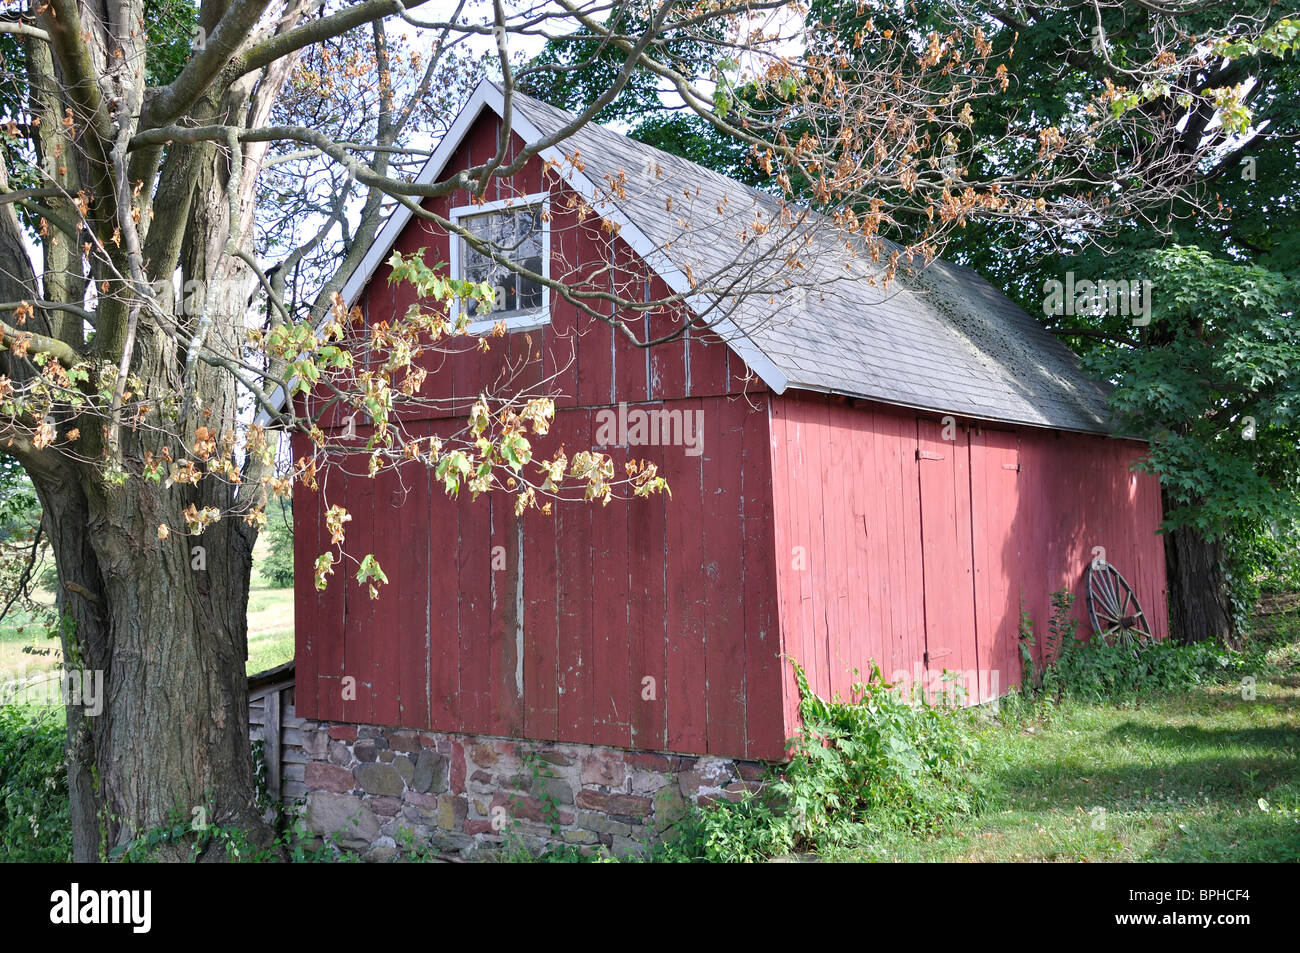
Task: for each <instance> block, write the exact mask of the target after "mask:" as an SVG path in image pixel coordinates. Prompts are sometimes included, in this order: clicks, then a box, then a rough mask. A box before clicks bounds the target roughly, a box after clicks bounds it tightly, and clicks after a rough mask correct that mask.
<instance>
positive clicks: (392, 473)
mask: <svg viewBox="0 0 1300 953" xmlns="http://www.w3.org/2000/svg"><path fill="white" fill-rule="evenodd" d="M371 482H372V484H373V488H374V494H375V499H374V515H373V517H372V520H373V521H372V526H371V530H372V536H371V549H370V551H371V552H372V553H373V554H374V557H375V559H376V560H377V561H378V563H379V566H380V568H381V569H382V570H383V571H384V574H385V575H386V576H388V579H389V582H388V585H387V586H385V585H379V586H378V587H377V588H379V589H380V590H381V598H379V599H373V600H371V605H370V610H371V618H372V619H373V629H372V631H373V632H374V633H375V635H374V636H373V637H372V638H371V639H370V640H369V641H370V675H369V677H368V678H367V681H368V682H369V683H370V685H371V691H370V697H371V719H373V720H374V721H376V722H378V723H379V724H383V725H393V724H397V725H404V724H409V722H406V721H405V720H403V718H402V698H401V679H402V662H403V658H402V651H401V649H402V639H401V632H402V613H401V609H402V601H403V600H402V598H401V597H398V596H397V593H396V592H394V591H393V590H392V589H391V588H390V587H391V586H392V584H393V580H394V579H401V578H402V575H405V573H407V572H409V569H408V568H407V566H406V565H405V564H404V563H403V551H402V546H401V525H402V522H403V520H402V510H403V507H404V506H405V504H406V492H405V488H404V486H403V480H402V475H401V474H399V473H398V471H397V469H396V468H393V467H388V468H385V469H383V470H381V471H380V472H379V473H378V474H376V476H375V479H374V480H373V481H371ZM411 595H414V594H413V593H409V592H403V593H402V594H401V596H406V597H409V596H411ZM384 597H387V598H384Z"/></svg>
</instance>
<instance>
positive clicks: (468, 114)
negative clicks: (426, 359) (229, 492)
mask: <svg viewBox="0 0 1300 953" xmlns="http://www.w3.org/2000/svg"><path fill="white" fill-rule="evenodd" d="M485 108H488V109H491V110H492V111H493V112H494V113H496V114H497V116H502V115H504V113H505V93H504V92H502V90H501V89H500V88H499V87H498V86H497V85H496V84H495V83H493V82H492V81H490V80H486V79H485V80H483V81H482V82H480V83H479V85H478V88H477V89H475V90H474V93H473V95H472V96H470V98H469V102H467V103H466V104H465V107H464V108H463V109H462V110H461V111H460V113H459V114H458V115H457V116H456V121H455V122H453V123H452V125H451V128H450V129H448V130H447V134H446V135H444V136H443V137H442V140H441V141H440V142H439V143H438V147H437V148H436V149H434V151H433V155H431V156H430V157H429V159H428V161H426V162H425V164H424V166H423V168H421V169H420V173H419V175H417V176H416V178H415V182H416V184H418V185H429V184H431V183H433V182H434V181H435V180H436V179H437V178H438V176H440V175H441V174H442V171H443V169H444V168H446V166H447V163H448V162H449V161H450V159H451V157H452V155H453V154H455V152H456V150H457V149H458V148H459V147H460V144H461V142H462V141H463V140H464V138H465V136H466V134H467V133H468V132H469V130H470V127H471V126H472V125H473V124H474V123H475V122H476V121H477V120H478V117H479V115H480V114H481V113H482V112H483V110H484V109H485ZM511 116H512V123H511V130H512V131H514V132H517V133H519V135H520V136H521V137H522V138H523V139H524V141H525V142H535V141H536V140H538V139H541V138H542V131H541V130H540V129H538V128H537V127H536V126H534V125H533V124H532V123H531V122H529V121H528V119H527V118H526V117H525V116H524V115H523V114H522V113H521V112H520V111H519V109H518V108H516V109H513V110H511ZM538 158H539V159H541V160H542V162H551V163H553V164H554V166H555V167H556V168H557V169H559V170H560V174H561V175H562V176H563V177H564V179H565V181H567V182H568V183H569V185H571V186H572V187H573V189H574V190H575V191H577V192H578V194H579V195H581V196H582V197H583V198H585V199H586V200H587V201H588V202H590V203H591V204H592V207H593V208H595V209H596V211H597V212H599V213H600V214H601V215H602V216H603V217H605V218H607V219H609V220H610V221H611V222H614V223H615V224H616V225H618V227H619V232H618V235H619V237H620V238H622V239H623V240H624V241H625V242H627V244H628V247H629V248H631V249H632V251H634V252H636V254H637V255H638V256H639V257H640V258H641V259H642V260H644V261H645V262H646V263H647V264H648V265H649V266H650V267H651V268H653V269H654V271H655V274H657V275H658V276H659V277H660V278H662V279H663V281H664V283H665V284H666V285H668V287H669V288H670V289H672V290H673V291H674V292H676V293H677V294H680V295H683V296H684V297H685V298H686V303H687V304H688V305H690V306H691V307H692V308H693V309H694V310H695V311H696V313H697V314H701V313H704V312H705V311H707V310H708V309H709V308H710V307H712V305H713V302H712V301H710V300H709V299H708V298H707V297H706V296H704V295H697V294H694V293H692V292H691V284H690V281H689V280H687V278H686V275H685V274H684V273H683V272H682V271H681V270H680V269H679V268H678V267H677V266H676V265H674V264H673V262H672V260H671V259H670V258H669V257H668V256H667V255H666V254H664V252H663V250H662V249H661V248H659V247H658V245H656V244H655V243H654V242H653V241H652V240H651V239H650V238H649V237H648V236H647V235H646V234H645V232H643V231H641V229H639V228H638V227H637V226H636V224H635V223H634V222H633V221H632V220H631V219H630V218H628V217H627V215H626V214H624V212H623V210H622V209H621V208H619V207H618V205H617V204H616V203H614V202H612V201H610V200H609V199H607V198H602V197H601V193H600V190H599V189H597V188H596V185H595V183H593V182H592V181H591V179H589V178H587V176H586V175H584V174H583V173H582V172H579V171H578V170H576V169H574V168H573V167H572V165H571V164H570V163H569V162H568V161H567V158H566V156H565V154H564V151H563V150H562V149H561V148H560V147H559V146H551V147H550V148H549V149H544V150H542V151H541V152H540V153H538ZM413 214H414V213H413V212H412V211H411V210H410V209H409V208H407V207H406V206H405V205H399V206H398V207H397V208H396V209H395V210H394V211H393V214H392V215H390V216H389V218H388V221H387V222H385V223H384V225H383V227H382V228H380V230H379V232H378V233H377V234H376V235H375V240H374V243H373V244H371V246H370V249H369V251H367V252H366V255H365V257H364V258H362V259H361V262H360V263H359V264H358V265H357V267H356V268H355V269H353V271H352V274H350V275H349V276H348V280H347V281H346V282H344V284H343V290H342V291H341V292H340V296H341V297H342V298H343V301H344V304H345V305H346V306H347V307H348V308H351V307H352V306H353V304H355V303H356V299H357V298H358V297H359V296H360V294H361V291H362V290H363V289H364V288H365V286H366V285H367V284H368V283H369V281H370V279H371V278H372V277H373V276H374V273H375V272H376V271H377V270H378V268H379V266H380V265H381V264H382V263H383V262H384V261H386V260H387V258H388V253H389V252H390V251H391V250H392V248H393V246H394V245H395V244H397V237H398V236H399V235H401V233H402V229H404V228H405V227H406V225H407V223H408V222H409V221H410V220H411V218H412V215H413ZM322 323H323V322H322ZM709 327H710V329H711V330H712V331H713V332H714V333H716V334H717V335H718V336H719V337H721V338H722V339H723V341H725V342H726V344H727V346H728V347H730V348H731V349H732V350H733V351H735V352H736V354H738V355H739V356H740V358H741V359H742V360H743V361H744V362H745V363H746V364H748V365H749V367H750V368H751V369H752V370H753V371H754V373H756V374H757V375H758V376H759V379H760V380H762V381H763V383H764V384H766V385H767V386H768V387H770V388H771V389H772V390H773V391H774V392H776V393H777V394H781V393H784V392H785V389H786V388H787V387H788V386H789V383H790V382H789V381H788V380H787V379H786V376H785V375H784V374H783V373H781V370H780V369H779V368H778V367H777V366H776V365H775V364H774V363H772V360H771V359H770V358H769V357H768V356H767V355H766V354H764V353H763V351H762V350H760V349H759V347H758V346H757V345H756V344H754V342H753V341H752V340H751V339H750V338H749V336H748V335H746V334H745V333H744V332H743V331H742V330H741V329H740V328H739V327H738V326H737V325H736V324H735V322H733V321H732V320H731V319H730V318H721V319H718V320H716V321H713V322H710V324H709ZM283 391H284V388H282V387H277V388H276V389H275V393H274V394H273V395H272V397H271V403H272V404H273V405H274V406H276V407H283V406H284V401H285V395H284V393H283ZM268 420H269V415H268V414H267V413H266V412H265V411H263V412H261V413H259V414H258V416H257V422H258V423H259V424H263V425H265V424H266V422H267V421H268Z"/></svg>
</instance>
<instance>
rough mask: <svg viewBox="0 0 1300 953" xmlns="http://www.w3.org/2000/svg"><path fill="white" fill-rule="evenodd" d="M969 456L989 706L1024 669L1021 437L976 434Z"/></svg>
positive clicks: (980, 652)
mask: <svg viewBox="0 0 1300 953" xmlns="http://www.w3.org/2000/svg"><path fill="white" fill-rule="evenodd" d="M970 451H971V526H972V530H973V532H972V536H973V539H974V546H975V563H974V568H975V595H976V600H975V609H976V622H975V625H976V640H977V643H976V652H977V668H978V670H979V672H980V675H979V684H978V685H977V686H976V687H977V690H978V692H979V696H978V698H977V699H976V700H978V701H980V702H987V701H990V700H991V699H992V698H993V697H995V696H996V695H998V694H1000V692H1001V691H1002V690H1005V689H1006V688H1009V687H1010V686H1011V685H1012V684H1014V682H1015V679H1016V673H1017V671H1018V669H1019V667H1020V653H1019V648H1018V645H1019V622H1020V590H1021V582H1020V574H1021V571H1022V567H1021V546H1022V535H1021V530H1020V527H1019V526H1018V524H1017V519H1018V511H1019V506H1018V503H1019V500H1020V492H1021V476H1020V472H1019V471H1020V448H1019V438H1018V436H1017V435H1016V434H1015V433H1013V432H1009V431H1003V430H982V431H980V432H979V433H976V434H972V436H971V446H970ZM974 697H975V696H972V698H974Z"/></svg>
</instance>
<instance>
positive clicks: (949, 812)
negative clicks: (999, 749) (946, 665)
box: [654, 664, 979, 862]
mask: <svg viewBox="0 0 1300 953" xmlns="http://www.w3.org/2000/svg"><path fill="white" fill-rule="evenodd" d="M794 670H795V679H796V681H797V683H798V686H799V694H800V703H799V710H800V714H801V715H802V717H803V732H802V734H800V735H799V736H798V737H797V738H795V739H793V740H792V741H791V742H790V755H791V758H790V763H789V764H788V765H787V766H785V768H784V770H782V771H781V772H780V773H779V774H778V775H774V776H773V777H772V778H771V779H770V780H769V781H767V782H766V783H765V784H764V786H763V789H762V791H760V792H759V793H758V794H756V795H749V796H747V797H745V798H743V799H742V800H740V801H736V802H723V803H720V804H718V805H716V806H714V807H710V808H705V809H698V808H697V809H694V810H692V811H690V812H688V814H687V816H686V817H685V818H684V819H683V820H682V821H681V822H679V825H678V832H677V836H676V837H674V838H673V839H672V840H670V841H669V842H667V843H665V844H664V845H662V846H660V847H659V848H658V849H657V850H656V852H655V854H654V857H655V859H657V860H670V861H711V862H716V861H754V860H762V859H765V858H768V857H772V856H776V855H779V854H787V853H790V852H792V851H816V852H822V853H826V852H833V851H834V850H836V849H837V848H839V847H842V846H845V847H847V846H853V845H856V844H860V843H862V842H863V841H866V840H869V839H871V838H872V837H874V836H875V835H878V834H880V833H883V832H885V831H893V830H907V831H917V832H920V831H929V830H935V829H938V828H941V827H943V826H945V825H947V824H948V823H949V822H950V821H951V820H952V819H953V818H955V817H958V816H963V815H968V814H970V813H972V812H973V811H975V810H976V808H977V804H978V800H979V798H978V792H977V791H976V790H975V788H974V785H973V783H972V781H971V775H972V771H971V768H972V766H973V764H974V761H975V756H976V753H977V750H978V743H977V741H976V739H975V732H974V716H973V714H972V713H971V712H969V711H967V710H965V709H959V708H948V707H935V706H931V705H928V704H926V703H925V702H924V701H923V700H920V699H917V700H916V701H915V703H909V702H908V701H907V700H905V699H904V698H902V697H901V696H900V694H899V693H898V691H897V690H896V689H895V688H894V687H893V686H891V685H889V684H887V683H886V682H885V681H884V679H883V677H882V676H881V674H880V669H879V667H877V666H874V665H873V666H872V671H871V674H870V676H869V677H868V679H867V680H866V681H865V682H859V683H855V684H854V685H853V687H852V690H851V697H850V700H849V701H847V702H844V701H840V700H838V699H837V700H835V701H831V702H827V701H824V700H823V699H821V698H819V697H818V696H817V694H816V693H815V692H813V691H812V689H811V688H810V687H809V685H808V680H807V678H806V676H805V675H804V672H803V669H802V668H801V667H800V666H798V665H797V664H796V665H795V667H794Z"/></svg>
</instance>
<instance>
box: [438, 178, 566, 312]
mask: <svg viewBox="0 0 1300 953" xmlns="http://www.w3.org/2000/svg"><path fill="white" fill-rule="evenodd" d="M534 206H541V209H542V215H541V219H542V277H543V278H546V279H548V280H549V279H550V277H551V193H550V192H533V193H532V194H530V195H517V196H512V197H511V198H505V199H497V200H496V201H495V202H483V203H481V204H479V205H472V204H471V205H458V206H456V207H455V208H453V209H451V210H450V211H449V212H448V214H447V217H448V218H449V219H451V220H452V221H453V222H455V223H457V224H460V220H461V219H463V218H473V217H474V216H476V215H490V214H492V213H493V212H499V211H501V210H502V209H508V208H521V209H524V208H532V207H534ZM447 241H448V243H449V250H448V251H449V256H448V267H449V268H450V269H451V276H452V277H453V278H457V279H463V276H462V275H461V243H462V242H464V241H465V239H464V238H462V237H461V236H460V235H457V234H456V233H455V232H449V233H448V234H447ZM460 313H461V301H460V299H459V298H457V299H456V303H455V306H454V308H453V310H452V314H451V320H453V321H455V320H456V319H457V318H459V317H460ZM502 321H504V322H505V325H506V330H507V331H509V332H514V331H532V330H534V329H536V328H540V327H545V326H546V325H548V324H550V323H551V289H550V286H549V285H546V284H543V285H542V306H541V308H539V309H537V310H535V311H518V312H512V313H508V314H505V315H504V316H502V317H497V318H482V319H481V320H478V321H474V322H471V323H470V324H469V325H467V326H466V328H465V333H466V334H483V333H484V332H485V331H491V330H492V328H493V327H495V326H496V325H497V324H498V323H500V322H502Z"/></svg>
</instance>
